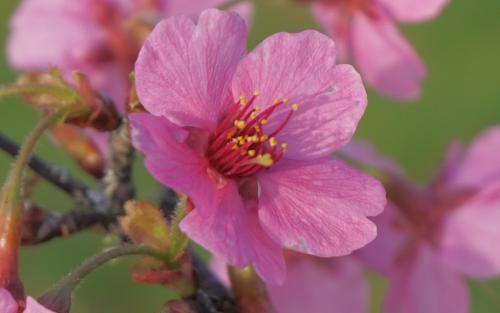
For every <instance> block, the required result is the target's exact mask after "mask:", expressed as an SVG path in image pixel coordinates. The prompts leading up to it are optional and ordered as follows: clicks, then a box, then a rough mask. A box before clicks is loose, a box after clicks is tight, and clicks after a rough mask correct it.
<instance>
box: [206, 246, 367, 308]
mask: <svg viewBox="0 0 500 313" xmlns="http://www.w3.org/2000/svg"><path fill="white" fill-rule="evenodd" d="M287 264H288V270H287V277H286V280H285V282H284V284H283V285H282V286H276V285H267V286H266V287H267V292H268V294H269V297H270V299H271V302H272V303H273V305H274V307H275V309H276V312H277V313H303V312H314V313H346V312H349V313H368V312H369V309H368V303H369V301H368V300H369V299H368V298H369V293H368V291H369V290H368V284H367V283H366V280H365V278H364V276H363V270H362V269H363V267H362V265H361V264H360V262H359V261H358V260H357V259H356V258H355V257H352V256H347V257H340V258H332V259H320V258H315V257H309V256H304V255H300V254H289V255H288V257H287ZM211 268H212V269H213V270H214V271H215V273H216V274H217V275H218V276H219V278H220V279H221V280H222V281H223V282H224V283H225V284H226V285H229V277H228V275H227V266H226V264H225V263H224V262H221V261H220V259H215V260H213V261H212V263H211Z"/></svg>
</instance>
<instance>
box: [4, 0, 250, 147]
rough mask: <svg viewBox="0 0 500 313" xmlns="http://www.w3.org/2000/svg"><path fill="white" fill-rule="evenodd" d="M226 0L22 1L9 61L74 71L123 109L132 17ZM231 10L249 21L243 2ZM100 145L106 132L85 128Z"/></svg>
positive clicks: (132, 55) (134, 43) (193, 10)
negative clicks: (78, 72) (80, 73)
mask: <svg viewBox="0 0 500 313" xmlns="http://www.w3.org/2000/svg"><path fill="white" fill-rule="evenodd" d="M225 2H227V0H196V1H186V0H78V1H67V0H23V1H22V3H21V5H20V6H19V8H18V10H17V12H16V13H15V15H14V17H13V19H12V21H11V25H10V28H11V35H10V38H9V42H8V45H7V56H8V59H9V62H10V64H11V65H12V66H13V67H15V68H16V69H18V70H21V71H28V72H30V71H41V70H47V69H48V68H50V67H53V66H56V67H58V68H60V69H61V70H62V71H63V73H65V75H66V76H69V74H70V73H71V72H72V71H75V70H78V71H81V72H83V73H84V74H86V75H87V76H88V77H89V79H90V81H91V83H92V85H93V86H94V87H95V88H97V89H98V90H99V91H100V92H101V93H103V94H104V95H106V96H107V97H109V98H111V99H112V100H113V102H114V103H115V105H116V107H117V108H118V110H119V111H120V112H122V113H123V112H124V111H125V103H124V102H125V100H126V97H127V95H128V90H129V87H130V86H129V73H130V72H132V70H133V65H134V62H135V60H136V58H137V54H138V52H139V49H140V46H141V45H142V40H141V39H142V38H138V36H137V35H134V32H133V26H132V25H133V22H134V21H135V20H137V19H139V18H142V19H143V20H144V21H146V22H148V23H153V22H154V21H156V20H157V19H159V18H160V17H166V16H170V15H175V14H188V15H190V16H195V15H197V14H199V12H201V11H202V10H204V9H206V8H209V7H212V6H218V5H222V4H224V3H225ZM232 10H234V11H237V12H238V13H239V14H241V15H242V16H243V17H245V18H246V19H247V21H250V19H251V15H252V6H251V4H250V3H249V2H246V1H244V2H242V3H240V4H238V5H236V6H234V7H232ZM86 133H87V134H88V135H89V136H90V137H91V138H92V139H93V141H94V143H95V144H96V146H97V147H98V148H99V150H100V151H101V152H102V153H104V154H107V152H108V141H109V136H108V134H103V133H99V132H97V131H93V130H91V129H87V130H86Z"/></svg>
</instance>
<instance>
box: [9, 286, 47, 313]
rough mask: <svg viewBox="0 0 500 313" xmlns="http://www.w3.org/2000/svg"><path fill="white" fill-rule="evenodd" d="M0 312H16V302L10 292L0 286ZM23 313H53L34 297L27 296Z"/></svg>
mask: <svg viewBox="0 0 500 313" xmlns="http://www.w3.org/2000/svg"><path fill="white" fill-rule="evenodd" d="M0 312H2V313H17V312H18V305H17V302H16V301H15V300H14V298H13V297H12V295H11V294H10V292H8V291H7V290H5V289H1V288H0ZM23 313H54V311H51V310H49V309H47V308H45V307H43V306H42V305H41V304H40V303H38V302H37V301H36V300H35V299H33V298H31V297H28V298H27V299H26V308H25V309H24V311H23Z"/></svg>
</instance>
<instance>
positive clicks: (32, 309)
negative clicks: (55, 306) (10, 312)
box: [23, 297, 55, 313]
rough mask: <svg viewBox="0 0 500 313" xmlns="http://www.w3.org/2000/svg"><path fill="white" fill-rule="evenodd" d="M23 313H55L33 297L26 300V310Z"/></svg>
mask: <svg viewBox="0 0 500 313" xmlns="http://www.w3.org/2000/svg"><path fill="white" fill-rule="evenodd" d="M23 313H55V312H54V311H52V310H49V309H47V308H45V307H44V306H42V305H41V304H40V303H38V302H37V301H36V300H35V299H33V298H32V297H28V298H27V299H26V309H25V310H24V312H23Z"/></svg>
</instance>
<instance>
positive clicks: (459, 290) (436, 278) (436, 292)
mask: <svg viewBox="0 0 500 313" xmlns="http://www.w3.org/2000/svg"><path fill="white" fill-rule="evenodd" d="M415 252H417V251H415ZM406 261H407V262H405V263H404V264H401V265H400V266H399V267H398V268H396V269H394V271H393V273H392V275H391V277H390V288H389V291H388V295H387V299H386V303H385V310H384V312H388V313H389V312H390V313H392V312H397V313H444V312H453V313H468V312H469V295H468V291H467V287H466V285H465V282H464V281H463V280H462V279H461V278H460V277H459V276H458V275H457V274H455V273H454V272H452V271H451V270H450V269H449V268H448V267H447V266H446V265H445V264H443V263H442V261H441V260H440V259H439V258H438V257H437V256H436V255H435V254H434V252H433V251H431V249H430V248H428V247H421V248H420V249H419V251H418V252H417V255H416V256H415V258H414V259H412V260H406Z"/></svg>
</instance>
